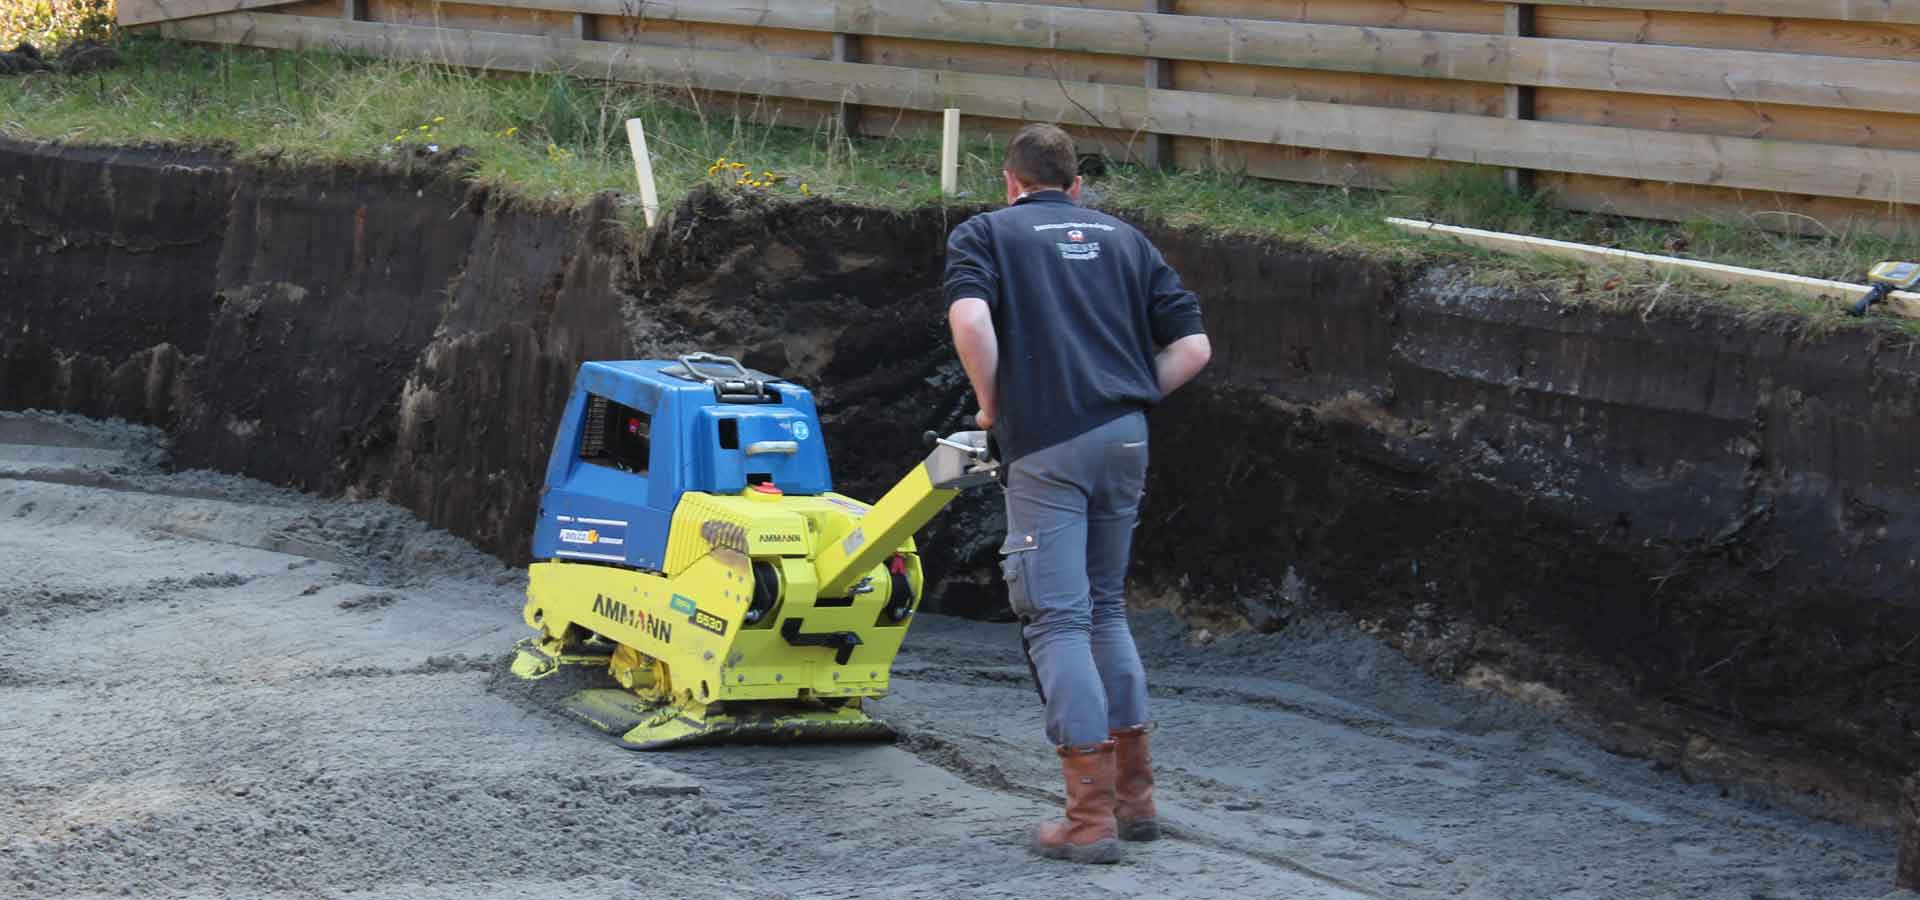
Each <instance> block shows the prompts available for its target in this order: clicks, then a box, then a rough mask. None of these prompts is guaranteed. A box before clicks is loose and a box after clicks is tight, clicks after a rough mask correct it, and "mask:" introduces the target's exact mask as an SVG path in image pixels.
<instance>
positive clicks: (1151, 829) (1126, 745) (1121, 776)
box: [1113, 725, 1160, 841]
mask: <svg viewBox="0 0 1920 900" xmlns="http://www.w3.org/2000/svg"><path fill="white" fill-rule="evenodd" d="M1148 730H1149V728H1148V727H1147V726H1146V725H1135V726H1133V727H1132V728H1122V729H1120V730H1118V731H1115V732H1113V747H1114V751H1113V756H1114V768H1115V772H1116V774H1115V777H1114V782H1113V798H1114V805H1113V818H1114V822H1115V825H1116V827H1117V828H1118V830H1119V832H1120V839H1121V840H1123V841H1157V840H1159V839H1160V821H1159V819H1158V818H1156V817H1155V815H1154V810H1153V758H1152V757H1150V756H1149V755H1148V754H1147V731H1148Z"/></svg>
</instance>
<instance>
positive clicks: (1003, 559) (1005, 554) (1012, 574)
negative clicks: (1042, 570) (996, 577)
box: [1000, 532, 1040, 622]
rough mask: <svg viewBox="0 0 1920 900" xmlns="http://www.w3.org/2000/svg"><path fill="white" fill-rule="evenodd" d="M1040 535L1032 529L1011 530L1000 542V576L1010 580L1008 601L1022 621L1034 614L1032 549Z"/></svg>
mask: <svg viewBox="0 0 1920 900" xmlns="http://www.w3.org/2000/svg"><path fill="white" fill-rule="evenodd" d="M1038 549H1040V542H1039V539H1038V538H1037V537H1036V536H1035V535H1034V534H1032V533H1031V532H1008V534H1007V540H1006V542H1005V543H1002V544H1001V545H1000V577H1001V578H1002V579H1004V580H1005V581H1006V582H1007V605H1008V606H1010V607H1012V609H1013V614H1014V615H1015V616H1016V617H1018V618H1019V619H1020V621H1022V622H1026V621H1030V620H1031V619H1032V618H1033V616H1034V606H1033V563H1032V560H1033V551H1035V550H1038Z"/></svg>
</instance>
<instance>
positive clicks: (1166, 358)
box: [1153, 334, 1213, 397]
mask: <svg viewBox="0 0 1920 900" xmlns="http://www.w3.org/2000/svg"><path fill="white" fill-rule="evenodd" d="M1212 358H1213V342H1212V341H1209V340H1207V336H1206V335H1204V334H1190V335H1187V336H1186V337H1183V338H1181V339H1179V340H1177V341H1174V342H1173V343H1171V344H1168V345H1167V346H1165V347H1163V348H1161V350H1160V353H1159V355H1158V356H1155V357H1154V358H1153V370H1154V374H1156V375H1157V376H1159V379H1160V396H1162V397H1164V396H1166V395H1168V394H1171V393H1173V392H1174V391H1177V390H1179V389H1180V388H1181V387H1183V386H1185V385H1186V383H1187V382H1189V381H1192V380H1193V376H1195V375H1198V374H1200V370H1201V369H1203V368H1205V367H1206V365H1207V360H1210V359H1212Z"/></svg>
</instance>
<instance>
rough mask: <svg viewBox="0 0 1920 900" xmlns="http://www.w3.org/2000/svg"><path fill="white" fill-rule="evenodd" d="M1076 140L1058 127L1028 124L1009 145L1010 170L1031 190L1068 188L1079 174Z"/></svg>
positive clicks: (1008, 161)
mask: <svg viewBox="0 0 1920 900" xmlns="http://www.w3.org/2000/svg"><path fill="white" fill-rule="evenodd" d="M1078 159H1079V157H1078V156H1077V155H1075V153H1074V152H1073V138H1072V137H1071V136H1070V135H1068V134H1067V133H1066V132H1065V131H1062V130H1060V128H1059V126H1056V125H1043V124H1036V125H1028V126H1027V127H1025V128H1022V129H1020V133H1019V134H1016V135H1014V136H1013V141H1012V142H1010V143H1008V144H1007V162H1006V168H1007V171H1009V172H1012V173H1013V177H1015V178H1017V179H1019V180H1020V184H1021V185H1022V186H1024V187H1028V188H1035V189H1038V188H1062V189H1064V188H1068V187H1071V186H1072V185H1073V179H1074V177H1075V176H1076V175H1078V174H1079V168H1080V166H1079V163H1078Z"/></svg>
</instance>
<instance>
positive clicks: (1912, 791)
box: [1893, 772, 1920, 891]
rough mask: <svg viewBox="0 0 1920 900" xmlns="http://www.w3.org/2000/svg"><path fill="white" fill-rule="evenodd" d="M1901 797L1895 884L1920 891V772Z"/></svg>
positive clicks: (1908, 783)
mask: <svg viewBox="0 0 1920 900" xmlns="http://www.w3.org/2000/svg"><path fill="white" fill-rule="evenodd" d="M1903 787H1904V788H1905V789H1906V790H1905V791H1903V792H1902V794H1901V797H1900V816H1901V819H1900V863H1899V867H1898V871H1897V872H1896V873H1895V875H1894V877H1893V886H1894V887H1896V888H1906V889H1907V890H1910V891H1920V772H1915V773H1913V775H1912V777H1909V778H1908V779H1907V781H1906V784H1905V785H1903Z"/></svg>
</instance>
